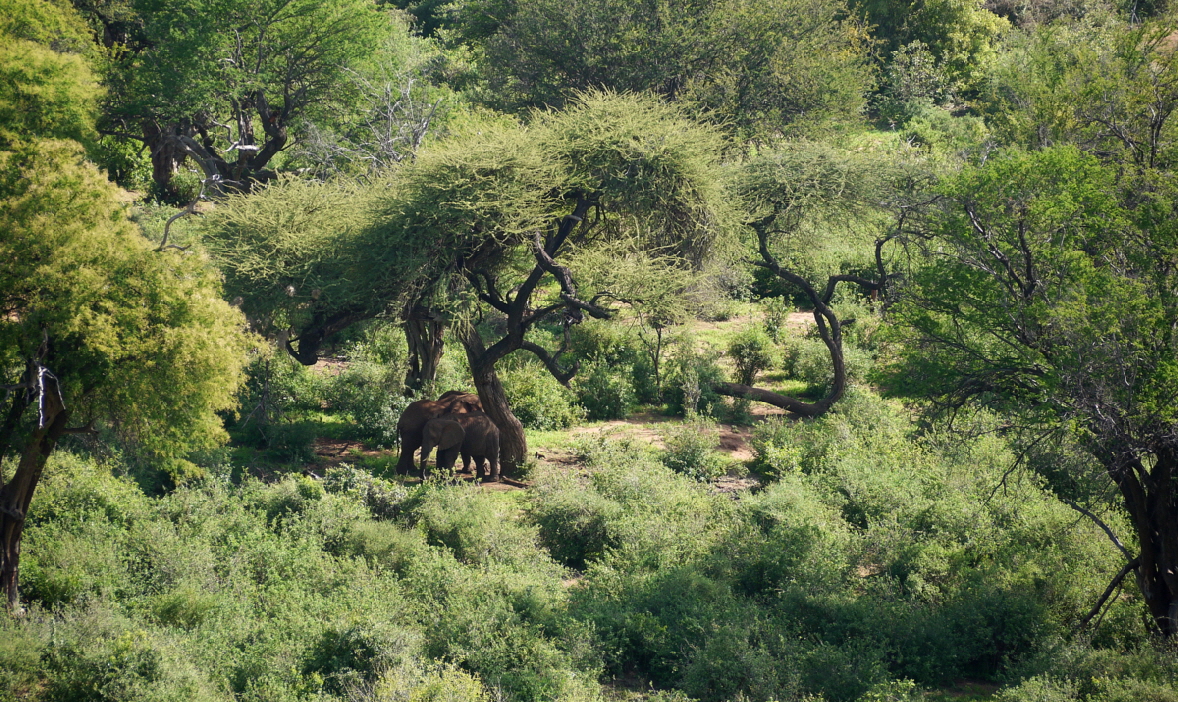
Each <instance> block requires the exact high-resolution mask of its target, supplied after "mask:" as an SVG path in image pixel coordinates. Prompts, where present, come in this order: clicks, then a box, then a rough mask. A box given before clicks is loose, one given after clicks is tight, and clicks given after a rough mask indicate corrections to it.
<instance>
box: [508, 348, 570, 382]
mask: <svg viewBox="0 0 1178 702" xmlns="http://www.w3.org/2000/svg"><path fill="white" fill-rule="evenodd" d="M520 348H523V349H526V350H528V351H531V352H532V353H533V354H534V355H535V356H536V358H538V359H540V362H541V363H543V364H544V366H545V367H546V368H547V369H548V372H549V373H551V374H552V377H554V378H556V379H557V380H558V381H559V382H560V384H561V385H563V386H565V387H566V388H567V387H568V386H569V381H570V380H572V379H573V376H575V375H576V374H577V371H579V370H580V369H581V362H580V361H574V362H573V365H572V366H571V367H569V368H561V366H560V363H558V362H557V360H556V357H555V356H553V355H552V354H550V353H548V351H547V350H545V349H544V347H542V346H540V345H539V344H536V343H533V342H531V341H525V342H524V343H523V344H522V346H521V347H520Z"/></svg>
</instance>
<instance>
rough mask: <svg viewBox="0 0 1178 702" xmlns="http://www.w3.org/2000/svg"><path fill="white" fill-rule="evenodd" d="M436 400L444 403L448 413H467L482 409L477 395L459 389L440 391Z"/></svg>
mask: <svg viewBox="0 0 1178 702" xmlns="http://www.w3.org/2000/svg"><path fill="white" fill-rule="evenodd" d="M438 402H440V403H442V404H443V405H445V407H446V412H447V413H449V414H469V413H472V412H482V411H483V403H482V401H481V400H479V396H478V395H475V394H474V393H470V392H463V391H461V390H450V391H449V392H444V393H442V396H441V397H439V398H438Z"/></svg>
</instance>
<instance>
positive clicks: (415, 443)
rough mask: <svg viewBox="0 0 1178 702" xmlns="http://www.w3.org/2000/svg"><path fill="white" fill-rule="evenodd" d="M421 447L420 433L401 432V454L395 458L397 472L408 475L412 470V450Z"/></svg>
mask: <svg viewBox="0 0 1178 702" xmlns="http://www.w3.org/2000/svg"><path fill="white" fill-rule="evenodd" d="M420 447H421V433H420V432H417V433H416V434H413V433H404V434H401V456H400V458H398V459H397V473H398V474H401V475H408V474H409V473H410V472H411V471H412V470H413V452H414V451H416V450H417V449H418V448H420Z"/></svg>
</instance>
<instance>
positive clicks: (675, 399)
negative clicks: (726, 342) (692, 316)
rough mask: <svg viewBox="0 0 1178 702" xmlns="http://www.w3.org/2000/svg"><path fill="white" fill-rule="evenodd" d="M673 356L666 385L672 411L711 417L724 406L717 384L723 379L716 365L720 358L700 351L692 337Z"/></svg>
mask: <svg viewBox="0 0 1178 702" xmlns="http://www.w3.org/2000/svg"><path fill="white" fill-rule="evenodd" d="M676 351H677V352H676V354H675V355H674V356H673V357H672V359H671V363H670V364H668V365H669V366H670V372H668V374H667V380H666V382H665V384H664V387H665V388H666V395H667V404H668V406H669V408H670V410H671V411H672V412H674V413H675V414H678V415H686V414H687V413H688V412H697V413H699V414H701V415H712V414H714V413H715V411H716V409H717V408H718V407H719V406H720V405H721V404H722V403H723V401H724V400H723V397H722V396H721V395H719V394H718V393H717V392H716V391H715V390H714V389H713V387H714V384H715V383H717V382H722V381H723V380H724V371H723V370H722V369H721V368H720V366H719V364H718V363H717V360H718V358H719V357H718V355H717V354H714V353H708V352H697V351H696V350H695V348H694V342H693V340H692V339H690V338H685V339H682V340H681V341H680V343H679V345H678V348H677V349H676Z"/></svg>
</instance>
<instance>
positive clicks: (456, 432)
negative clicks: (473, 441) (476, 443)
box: [421, 415, 466, 480]
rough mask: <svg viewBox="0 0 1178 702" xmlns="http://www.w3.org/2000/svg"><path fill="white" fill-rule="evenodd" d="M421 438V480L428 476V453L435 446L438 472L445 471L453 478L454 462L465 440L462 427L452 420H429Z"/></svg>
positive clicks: (464, 432)
mask: <svg viewBox="0 0 1178 702" xmlns="http://www.w3.org/2000/svg"><path fill="white" fill-rule="evenodd" d="M460 416H461V415H460ZM421 436H422V440H421V478H422V480H424V479H425V478H427V477H428V476H429V453H430V451H432V450H433V449H434V447H435V446H436V447H437V449H438V458H437V466H438V470H443V469H445V470H447V471H448V473H449V475H450V476H451V477H453V475H454V461H455V459H457V458H458V454H459V452H460V451H461V450H462V442H463V440H464V439H465V438H466V431H465V430H464V429H463V428H462V425H461V424H459V423H458V422H456V421H454V420H453V419H442V418H438V419H431V420H429V421H428V422H426V423H425V428H424V429H423V430H422V432H421Z"/></svg>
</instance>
